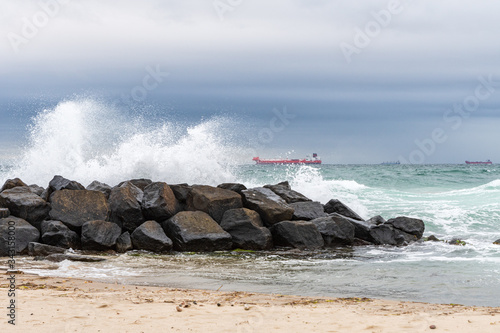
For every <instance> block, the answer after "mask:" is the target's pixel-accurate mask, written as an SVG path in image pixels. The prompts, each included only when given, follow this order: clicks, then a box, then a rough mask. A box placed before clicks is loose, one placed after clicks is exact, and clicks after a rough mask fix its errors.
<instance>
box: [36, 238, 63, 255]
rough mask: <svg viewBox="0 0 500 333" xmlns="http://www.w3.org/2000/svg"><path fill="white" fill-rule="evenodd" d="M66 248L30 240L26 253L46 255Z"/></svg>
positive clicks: (60, 251)
mask: <svg viewBox="0 0 500 333" xmlns="http://www.w3.org/2000/svg"><path fill="white" fill-rule="evenodd" d="M65 251H66V249H63V248H61V247H57V246H52V245H47V244H41V243H36V242H31V243H29V244H28V255H30V256H33V257H37V256H48V255H50V254H54V253H64V252H65Z"/></svg>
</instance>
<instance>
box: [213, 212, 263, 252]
mask: <svg viewBox="0 0 500 333" xmlns="http://www.w3.org/2000/svg"><path fill="white" fill-rule="evenodd" d="M220 226H221V227H222V229H224V230H225V231H227V232H228V233H229V234H230V235H231V237H232V239H233V248H239V249H244V250H268V249H270V248H272V247H273V237H272V235H271V231H269V229H267V228H265V227H264V224H263V223H262V220H261V218H260V215H259V213H257V212H255V211H253V210H250V209H247V208H237V209H230V210H228V211H226V212H225V213H224V216H223V218H222V222H221V224H220Z"/></svg>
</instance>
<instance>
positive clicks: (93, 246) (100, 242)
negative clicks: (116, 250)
mask: <svg viewBox="0 0 500 333" xmlns="http://www.w3.org/2000/svg"><path fill="white" fill-rule="evenodd" d="M121 234H122V229H121V228H120V227H119V226H118V225H117V224H116V223H112V222H106V221H89V222H85V223H84V224H83V225H82V249H83V250H95V251H103V250H108V249H112V248H113V247H114V246H115V245H116V240H117V239H118V237H120V235H121Z"/></svg>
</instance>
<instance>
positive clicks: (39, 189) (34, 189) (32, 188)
mask: <svg viewBox="0 0 500 333" xmlns="http://www.w3.org/2000/svg"><path fill="white" fill-rule="evenodd" d="M28 187H29V189H30V191H31V192H33V193H35V194H36V195H38V196H39V197H41V196H42V194H43V192H44V191H45V189H44V188H43V187H41V186H38V185H36V184H33V185H29V186H28ZM44 200H45V199H44ZM45 201H47V200H45Z"/></svg>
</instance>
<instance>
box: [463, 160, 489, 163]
mask: <svg viewBox="0 0 500 333" xmlns="http://www.w3.org/2000/svg"><path fill="white" fill-rule="evenodd" d="M465 164H493V162H492V161H490V160H487V161H472V162H471V161H465Z"/></svg>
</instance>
